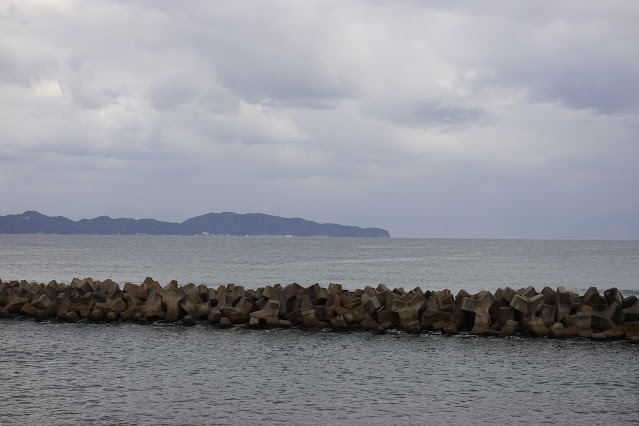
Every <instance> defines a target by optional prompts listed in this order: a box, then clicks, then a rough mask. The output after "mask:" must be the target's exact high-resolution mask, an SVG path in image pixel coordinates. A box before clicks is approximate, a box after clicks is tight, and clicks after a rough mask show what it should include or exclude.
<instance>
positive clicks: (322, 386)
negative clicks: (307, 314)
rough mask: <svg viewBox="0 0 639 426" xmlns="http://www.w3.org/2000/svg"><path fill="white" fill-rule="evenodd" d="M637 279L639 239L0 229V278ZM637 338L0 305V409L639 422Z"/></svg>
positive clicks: (126, 416) (127, 420) (436, 284)
mask: <svg viewBox="0 0 639 426" xmlns="http://www.w3.org/2000/svg"><path fill="white" fill-rule="evenodd" d="M147 276H149V277H152V278H153V279H155V280H157V281H158V282H160V283H161V284H162V285H164V284H167V283H169V282H170V281H171V280H174V279H175V280H177V281H178V283H179V285H185V284H188V283H191V282H192V283H195V284H197V285H199V284H206V285H207V286H209V287H215V288H216V287H217V286H219V285H221V284H229V283H235V284H236V285H242V286H244V287H245V288H257V287H263V286H265V285H273V284H277V283H279V284H282V285H286V284H290V283H293V282H295V283H298V284H300V285H303V286H309V285H312V284H314V283H319V284H321V285H323V286H327V285H328V284H329V283H340V284H342V285H343V287H344V288H346V289H350V290H354V289H357V288H364V287H366V286H368V285H370V286H373V287H375V286H377V285H378V284H380V283H384V284H386V285H387V286H388V287H390V288H395V287H403V288H404V289H405V290H406V291H408V290H411V289H413V288H415V287H420V288H421V289H422V290H424V291H425V290H441V289H445V288H448V289H450V290H451V291H453V293H456V292H458V291H459V290H461V289H465V290H466V291H468V292H470V293H476V292H478V291H481V290H490V291H495V290H496V289H497V288H499V287H502V288H503V287H506V286H510V287H513V288H515V289H517V288H521V287H527V286H529V285H532V286H534V287H535V288H536V289H537V290H538V291H541V289H543V287H545V286H549V287H553V288H556V287H558V286H564V287H565V288H566V289H568V290H572V291H576V292H579V293H580V294H583V293H584V292H585V290H586V289H588V288H589V287H591V286H595V287H597V288H598V289H599V291H600V292H603V291H604V290H605V289H608V288H611V287H617V288H618V289H619V290H620V291H621V292H622V294H623V295H624V296H629V295H633V294H634V295H639V241H565V240H464V239H402V238H390V239H389V238H295V237H293V238H284V237H214V236H206V237H205V236H199V237H195V236H193V237H183V236H89V235H78V236H62V235H0V279H2V280H3V281H10V280H14V279H15V280H22V279H24V280H28V281H36V282H42V283H47V282H49V281H51V280H57V281H58V282H66V283H68V282H70V281H71V280H72V279H73V278H74V277H78V278H85V277H92V278H94V279H97V280H105V279H107V278H110V279H112V280H114V281H116V282H118V283H119V284H120V286H121V287H122V286H123V285H124V284H125V283H126V282H132V283H141V282H142V281H143V280H144V279H145V278H146V277H147ZM638 362H639V345H633V344H630V343H628V342H626V341H614V342H592V341H590V340H581V339H570V340H552V339H534V338H528V337H518V336H514V337H509V338H495V337H476V336H471V335H467V334H462V335H458V336H444V335H440V334H438V333H422V334H419V335H407V334H404V333H402V332H400V331H391V332H389V333H387V334H384V335H373V334H369V333H365V332H352V333H345V334H342V333H334V332H330V331H328V330H321V331H317V332H309V331H303V330H299V329H272V330H249V329H245V328H243V327H235V328H231V329H225V330H222V329H218V328H216V327H213V326H209V325H197V326H195V327H184V326H182V325H180V324H152V325H148V326H142V325H138V324H132V323H115V324H83V323H78V324H66V323H57V322H56V321H55V320H51V321H45V322H41V323H36V322H34V321H33V320H31V319H27V318H13V319H2V320H0V424H11V425H12V424H16V425H18V424H20V425H22V424H47V425H68V424H81V425H84V424H98V425H102V424H117V425H119V424H136V425H137V424H143V425H146V424H148V425H164V424H166V425H175V424H188V425H200V424H201V425H205V424H206V425H209V424H219V425H253V424H256V425H257V424H259V425H271V424H272V425H277V424H289V425H297V424H300V425H307V424H308V425H315V424H326V425H377V424H379V425H387V424H393V425H395V424H400V425H421V424H429V425H430V424H433V425H438V424H446V425H457V424H460V425H465V424H558V423H560V424H605V425H611V424H620V425H627V424H633V423H634V424H639V368H637V367H638Z"/></svg>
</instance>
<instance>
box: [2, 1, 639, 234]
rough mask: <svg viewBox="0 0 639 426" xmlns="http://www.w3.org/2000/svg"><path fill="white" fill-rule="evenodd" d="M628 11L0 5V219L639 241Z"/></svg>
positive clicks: (562, 6)
mask: <svg viewBox="0 0 639 426" xmlns="http://www.w3.org/2000/svg"><path fill="white" fill-rule="evenodd" d="M636 22H639V8H638V7H636V5H635V3H634V2H633V1H611V2H606V3H605V4H604V3H601V2H596V1H578V2H577V1H572V2H571V1H567V2H561V3H559V4H558V3H557V2H552V1H541V2H535V3H530V4H528V3H518V2H509V1H506V0H501V1H484V2H472V3H470V4H469V3H468V2H462V1H453V2H445V3H444V4H443V5H442V4H439V3H434V4H429V2H414V1H399V2H392V3H385V2H376V1H354V2H337V1H309V2H303V3H299V2H291V1H269V2H248V1H237V2H205V1H186V2H172V1H151V0H149V1H141V2H133V3H132V2H128V1H90V2H86V1H75V0H58V1H31V0H21V1H20V2H12V1H6V0H5V1H0V93H2V96H1V97H0V197H1V199H2V201H3V203H2V205H1V207H0V214H10V213H17V212H22V211H24V210H39V211H41V212H43V213H46V214H51V215H65V216H68V217H71V218H74V219H79V218H83V217H95V216H98V215H103V214H107V215H110V216H114V217H121V216H124V217H134V218H141V217H153V218H157V219H161V220H172V221H181V220H184V219H186V218H188V217H191V216H195V215H198V214H202V213H206V212H211V211H216V212H217V211H236V212H240V213H243V212H264V213H269V214H276V215H282V216H287V217H295V216H298V217H304V218H306V219H310V220H316V221H320V222H337V223H343V224H353V225H359V226H377V227H384V228H386V229H388V230H389V231H390V232H391V234H392V235H393V236H410V237H430V236H432V237H497V238H500V237H512V238H518V237H522V238H623V239H625V238H632V239H637V238H639V197H638V196H637V189H636V185H637V183H639V167H637V159H638V158H639V144H638V142H637V141H639V51H638V48H637V46H639V29H637V25H636Z"/></svg>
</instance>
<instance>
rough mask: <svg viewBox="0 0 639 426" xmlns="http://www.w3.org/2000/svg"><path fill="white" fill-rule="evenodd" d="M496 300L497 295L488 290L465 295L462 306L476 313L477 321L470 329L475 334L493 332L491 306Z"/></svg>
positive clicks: (463, 308) (465, 309)
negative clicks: (470, 295) (491, 327)
mask: <svg viewBox="0 0 639 426" xmlns="http://www.w3.org/2000/svg"><path fill="white" fill-rule="evenodd" d="M494 302H495V296H493V295H492V293H490V292H488V291H481V292H479V293H478V294H477V295H475V296H474V297H472V298H471V297H465V298H464V299H463V300H462V304H461V308H462V310H464V311H467V312H472V313H474V314H475V322H474V324H473V328H472V330H471V331H470V332H471V333H473V334H493V333H492V330H491V329H490V314H489V312H488V311H489V309H490V306H491V305H492V304H493V303H494Z"/></svg>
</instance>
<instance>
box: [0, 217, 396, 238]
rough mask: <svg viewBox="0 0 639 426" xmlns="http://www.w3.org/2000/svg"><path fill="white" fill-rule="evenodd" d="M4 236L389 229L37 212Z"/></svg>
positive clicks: (2, 227)
mask: <svg viewBox="0 0 639 426" xmlns="http://www.w3.org/2000/svg"><path fill="white" fill-rule="evenodd" d="M0 234H36V235H43V234H57V235H167V236H169V235H175V236H178V235H179V236H195V235H197V236H261V235H268V236H283V237H315V236H325V237H381V238H390V234H389V233H388V231H387V230H385V229H381V228H361V227H359V226H347V225H339V224H335V223H317V222H313V221H309V220H306V219H301V218H285V217H280V216H271V215H266V214H262V213H246V214H238V213H232V212H223V213H208V214H204V215H202V216H196V217H192V218H190V219H187V220H185V221H184V222H181V223H174V222H162V221H158V220H155V219H130V218H117V219H112V218H110V217H108V216H99V217H96V218H93V219H81V220H78V221H74V220H71V219H68V218H66V217H63V216H55V217H52V216H46V215H43V214H41V213H38V212H37V211H26V212H24V213H22V214H15V215H6V216H0Z"/></svg>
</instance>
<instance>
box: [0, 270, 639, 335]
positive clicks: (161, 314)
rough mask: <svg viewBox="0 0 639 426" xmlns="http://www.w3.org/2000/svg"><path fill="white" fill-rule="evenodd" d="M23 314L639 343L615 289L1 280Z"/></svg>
mask: <svg viewBox="0 0 639 426" xmlns="http://www.w3.org/2000/svg"><path fill="white" fill-rule="evenodd" d="M14 315H20V316H28V317H32V318H34V319H35V320H36V321H42V320H48V319H53V318H55V319H56V320H57V321H66V322H79V321H87V322H115V321H134V322H137V323H140V324H149V323H152V322H155V321H164V322H178V321H181V322H182V323H183V324H184V325H194V324H197V323H200V322H201V323H208V324H212V325H215V326H219V327H231V326H233V325H240V324H243V325H245V326H247V327H252V328H262V327H301V328H305V329H323V328H330V329H332V330H334V331H341V332H344V331H354V330H365V331H369V332H374V333H384V332H386V331H387V330H390V329H399V330H402V331H404V332H407V333H420V332H423V331H439V332H442V333H444V334H457V333H461V332H468V333H471V334H476V335H495V336H501V337H506V336H511V335H514V334H516V333H519V334H525V335H531V336H536V337H545V336H548V337H551V338H565V337H581V338H590V339H593V340H613V339H628V340H630V341H632V342H635V343H639V301H638V300H637V297H636V296H628V297H623V295H622V294H621V293H620V292H619V291H618V290H617V289H616V288H611V289H608V290H605V291H604V292H603V294H601V293H600V292H599V290H598V289H597V288H595V287H591V288H589V289H588V290H587V291H586V292H585V294H583V295H579V294H576V293H573V292H571V291H566V289H564V288H563V287H559V288H557V289H552V288H550V287H545V288H544V289H543V290H542V291H541V292H539V293H538V292H537V291H536V290H535V289H534V288H533V287H527V288H522V289H518V290H515V289H512V288H510V287H506V288H504V289H502V288H499V289H498V290H497V291H495V293H491V292H489V291H481V292H479V293H476V294H470V293H468V292H466V291H465V290H460V291H459V292H458V293H457V294H456V295H453V294H452V293H451V291H450V290H441V291H431V290H427V291H423V290H422V289H421V288H419V287H416V288H414V289H412V290H410V291H405V290H404V289H403V288H395V289H392V290H391V289H389V288H388V287H387V286H385V285H384V284H380V285H378V286H377V287H376V288H373V287H370V286H367V287H366V288H364V289H358V290H355V291H350V290H344V289H342V286H341V285H340V284H329V285H328V286H327V287H322V286H320V285H319V284H314V285H312V286H310V287H302V286H300V285H298V284H289V285H286V286H281V285H279V284H276V285H274V286H266V287H260V288H257V289H245V288H244V287H242V286H239V285H234V284H228V285H221V286H219V287H218V288H217V289H213V288H208V287H207V286H205V285H199V286H196V285H194V284H187V285H185V286H181V287H180V286H178V284H177V282H176V281H172V282H171V283H169V284H167V285H165V286H162V285H160V283H158V282H157V281H154V280H153V279H152V278H146V279H145V280H144V282H143V283H142V284H141V285H137V284H132V283H126V284H125V285H124V287H123V288H122V289H120V286H119V285H118V284H117V283H115V282H113V281H111V280H105V281H97V280H93V279H92V278H85V279H78V278H74V279H73V280H72V281H71V282H70V283H69V284H64V283H58V282H56V281H51V282H49V283H48V284H46V285H45V284H39V283H35V282H31V283H30V282H27V281H24V280H23V281H11V282H3V281H2V280H0V316H1V317H12V316H14Z"/></svg>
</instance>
